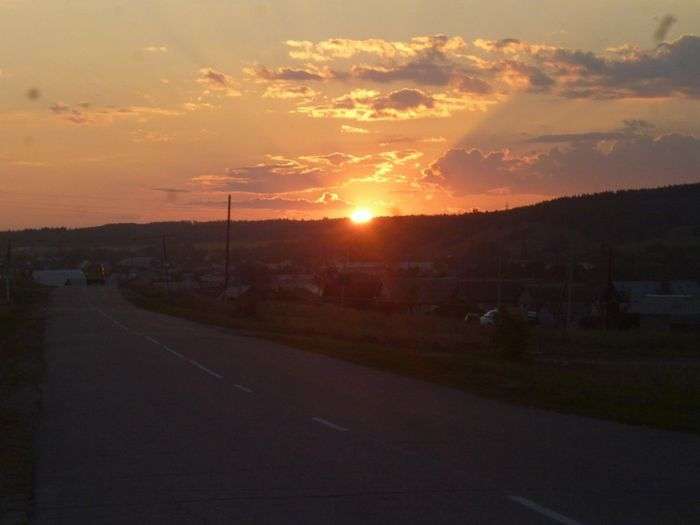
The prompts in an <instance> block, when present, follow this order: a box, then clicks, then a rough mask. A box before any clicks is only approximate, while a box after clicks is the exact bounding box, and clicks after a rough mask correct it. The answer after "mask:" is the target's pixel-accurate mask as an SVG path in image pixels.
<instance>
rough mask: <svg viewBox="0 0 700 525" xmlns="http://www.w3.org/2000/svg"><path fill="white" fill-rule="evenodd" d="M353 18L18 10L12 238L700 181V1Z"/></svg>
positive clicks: (178, 6) (336, 9)
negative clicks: (15, 232) (116, 225)
mask: <svg viewBox="0 0 700 525" xmlns="http://www.w3.org/2000/svg"><path fill="white" fill-rule="evenodd" d="M144 4H145V5H144ZM347 4H349V3H347V2H329V1H327V0H325V1H321V0H279V1H276V2H272V1H269V2H265V1H262V0H261V1H252V0H250V1H237V2H236V1H223V0H201V1H197V2H194V1H193V0H189V1H186V0H168V1H165V0H156V1H152V2H142V1H135V0H123V1H120V2H113V1H107V0H72V1H66V0H43V1H42V2H38V1H31V0H0V230H2V229H7V228H22V227H38V226H57V225H67V226H81V225H95V224H104V223H108V222H132V221H134V222H146V221H155V220H174V219H177V220H190V219H192V220H208V219H221V218H223V217H224V213H225V210H224V207H225V202H226V195H227V194H228V193H231V194H232V196H233V201H234V217H235V218H272V217H293V218H320V217H324V216H327V217H335V216H346V215H349V214H350V213H351V212H352V210H354V209H356V208H358V207H362V208H367V209H370V210H371V211H372V212H373V213H374V214H375V215H391V214H408V213H456V212H461V211H464V210H471V209H472V208H480V209H499V208H503V207H505V206H511V207H512V206H517V205H520V204H524V203H529V202H534V201H538V200H542V199H545V198H551V197H553V196H557V195H563V194H572V193H581V192H591V191H600V190H604V189H610V188H621V187H639V186H655V185H660V184H672V183H680V182H693V181H698V180H700V139H698V137H700V130H699V129H698V127H699V126H700V124H699V123H700V103H699V102H698V101H699V100H700V37H697V36H694V35H693V29H694V28H697V27H700V10H699V9H697V3H696V1H695V0H685V1H681V0H675V1H653V2H652V1H641V0H622V1H617V2H609V1H602V0H591V1H587V2H560V1H554V0H542V1H541V2H538V5H539V8H538V12H537V13H533V10H532V9H531V8H529V7H527V6H526V5H525V4H526V3H525V2H522V1H517V2H516V1H515V0H489V1H484V0H473V1H464V2H454V1H449V0H431V1H427V0H426V1H417V0H415V1H414V0H405V1H403V0H402V1H398V0H387V1H385V2H381V3H377V2H368V1H364V2H363V1H356V2H353V3H352V5H347ZM668 13H673V15H674V18H672V19H671V18H667V19H666V23H665V24H663V26H664V27H665V28H666V30H662V31H658V28H659V27H660V25H662V24H661V23H662V21H663V20H664V16H665V15H667V14H668ZM655 33H656V34H655Z"/></svg>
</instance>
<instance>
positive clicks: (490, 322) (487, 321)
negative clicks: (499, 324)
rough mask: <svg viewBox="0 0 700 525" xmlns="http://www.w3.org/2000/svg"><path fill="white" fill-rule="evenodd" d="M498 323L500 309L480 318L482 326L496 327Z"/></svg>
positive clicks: (495, 309) (490, 311)
mask: <svg viewBox="0 0 700 525" xmlns="http://www.w3.org/2000/svg"><path fill="white" fill-rule="evenodd" d="M496 321H498V308H494V309H493V310H489V311H488V312H486V313H485V314H484V315H482V316H481V317H480V318H479V324H481V326H495V324H496Z"/></svg>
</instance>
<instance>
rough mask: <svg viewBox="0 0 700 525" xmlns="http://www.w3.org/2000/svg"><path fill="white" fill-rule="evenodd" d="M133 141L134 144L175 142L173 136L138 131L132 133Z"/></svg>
mask: <svg viewBox="0 0 700 525" xmlns="http://www.w3.org/2000/svg"><path fill="white" fill-rule="evenodd" d="M131 140H132V142H137V143H144V142H148V143H165V142H171V141H172V140H173V136H172V135H170V134H168V133H163V132H160V131H148V130H143V129H137V130H134V131H132V132H131Z"/></svg>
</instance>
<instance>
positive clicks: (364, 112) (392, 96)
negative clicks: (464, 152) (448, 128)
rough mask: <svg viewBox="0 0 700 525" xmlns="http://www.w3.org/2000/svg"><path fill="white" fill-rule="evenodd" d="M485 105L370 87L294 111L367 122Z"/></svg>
mask: <svg viewBox="0 0 700 525" xmlns="http://www.w3.org/2000/svg"><path fill="white" fill-rule="evenodd" d="M486 104H487V102H485V101H481V100H479V99H472V98H470V97H465V96H455V95H451V94H449V93H436V94H431V93H428V92H426V91H423V90H420V89H415V88H403V89H398V90H395V91H390V92H388V93H385V94H382V93H379V92H378V91H374V90H370V89H356V90H353V91H351V92H350V93H348V94H346V95H342V96H340V97H336V98H334V99H332V100H331V101H330V102H327V103H320V104H314V105H303V106H299V107H297V109H296V112H297V113H302V114H305V115H308V116H310V117H314V118H338V119H348V120H357V121H365V122H366V121H373V120H410V119H418V118H427V117H436V118H440V117H449V116H451V115H452V114H453V113H454V112H456V111H465V110H471V111H478V110H483V109H484V108H485V106H486Z"/></svg>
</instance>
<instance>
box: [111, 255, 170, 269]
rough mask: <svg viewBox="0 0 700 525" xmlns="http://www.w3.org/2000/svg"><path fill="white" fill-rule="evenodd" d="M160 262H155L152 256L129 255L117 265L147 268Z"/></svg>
mask: <svg viewBox="0 0 700 525" xmlns="http://www.w3.org/2000/svg"><path fill="white" fill-rule="evenodd" d="M156 264H158V265H159V264H160V262H156V259H155V258H154V257H129V258H127V259H122V260H121V261H119V262H118V263H117V266H120V267H122V268H130V269H131V268H133V269H143V270H145V269H148V268H152V267H153V266H156Z"/></svg>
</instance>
